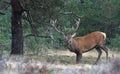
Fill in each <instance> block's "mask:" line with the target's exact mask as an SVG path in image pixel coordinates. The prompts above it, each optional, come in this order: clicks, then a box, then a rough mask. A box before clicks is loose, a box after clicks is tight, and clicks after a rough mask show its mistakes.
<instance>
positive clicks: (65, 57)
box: [0, 50, 120, 74]
mask: <svg viewBox="0 0 120 74" xmlns="http://www.w3.org/2000/svg"><path fill="white" fill-rule="evenodd" d="M117 56H119V52H111V51H109V61H106V58H105V53H103V54H102V56H101V60H99V62H98V64H97V65H94V62H95V60H96V59H97V52H96V51H90V52H87V53H84V54H83V57H82V59H81V62H80V63H79V64H76V63H75V54H74V53H72V52H70V51H68V50H65V51H64V50H54V51H40V52H39V53H38V54H37V55H36V54H33V53H25V55H23V56H9V55H5V54H4V55H3V58H2V59H1V60H0V74H108V72H110V71H111V69H112V67H111V66H112V61H113V59H114V58H115V57H117ZM119 62H120V61H119ZM118 64H119V63H118ZM111 74H112V72H111Z"/></svg>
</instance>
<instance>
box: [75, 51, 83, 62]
mask: <svg viewBox="0 0 120 74" xmlns="http://www.w3.org/2000/svg"><path fill="white" fill-rule="evenodd" d="M75 53H76V63H77V64H78V63H80V59H81V58H82V53H80V52H79V51H77V52H75Z"/></svg>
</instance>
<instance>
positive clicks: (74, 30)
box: [71, 18, 80, 34]
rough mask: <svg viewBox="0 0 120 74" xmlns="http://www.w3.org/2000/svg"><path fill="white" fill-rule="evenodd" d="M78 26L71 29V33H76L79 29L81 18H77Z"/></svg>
mask: <svg viewBox="0 0 120 74" xmlns="http://www.w3.org/2000/svg"><path fill="white" fill-rule="evenodd" d="M76 25H77V26H76V28H74V29H73V31H71V34H73V33H75V32H76V31H77V29H78V28H79V25H80V18H79V19H78V20H76Z"/></svg>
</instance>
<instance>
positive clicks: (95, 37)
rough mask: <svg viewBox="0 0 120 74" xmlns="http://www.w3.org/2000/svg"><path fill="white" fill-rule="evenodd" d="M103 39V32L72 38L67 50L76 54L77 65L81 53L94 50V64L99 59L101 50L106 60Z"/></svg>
mask: <svg viewBox="0 0 120 74" xmlns="http://www.w3.org/2000/svg"><path fill="white" fill-rule="evenodd" d="M105 39H106V34H105V33H104V32H100V31H95V32H92V33H90V34H87V35H85V36H82V37H76V38H73V39H72V41H71V43H68V44H69V47H68V49H69V50H70V51H72V52H75V53H76V62H77V63H79V62H80V59H81V58H82V53H85V52H88V51H90V50H92V49H94V48H96V50H97V52H98V58H97V60H96V62H95V64H96V63H97V62H98V60H99V59H100V56H101V54H102V50H104V51H105V53H106V58H107V59H108V49H107V48H106V47H105V46H104V42H105Z"/></svg>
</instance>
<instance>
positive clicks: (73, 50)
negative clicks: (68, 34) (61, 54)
mask: <svg viewBox="0 0 120 74" xmlns="http://www.w3.org/2000/svg"><path fill="white" fill-rule="evenodd" d="M67 47H68V49H69V50H70V51H71V52H75V48H74V39H73V38H71V39H70V40H69V41H68V43H67Z"/></svg>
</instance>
